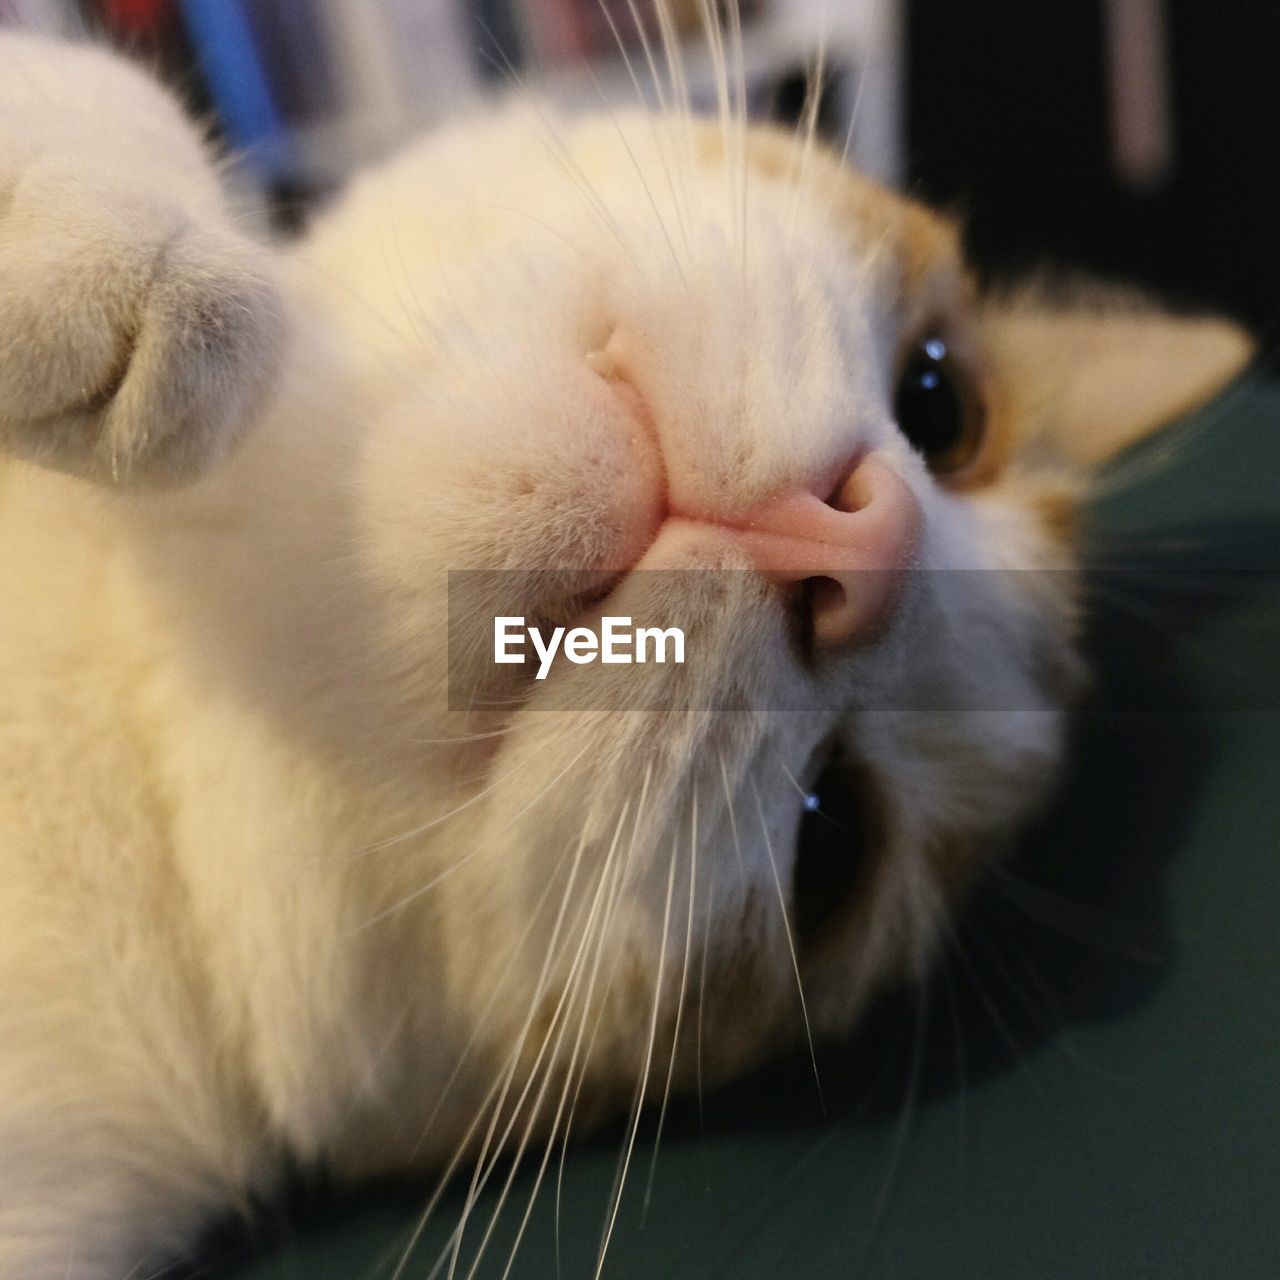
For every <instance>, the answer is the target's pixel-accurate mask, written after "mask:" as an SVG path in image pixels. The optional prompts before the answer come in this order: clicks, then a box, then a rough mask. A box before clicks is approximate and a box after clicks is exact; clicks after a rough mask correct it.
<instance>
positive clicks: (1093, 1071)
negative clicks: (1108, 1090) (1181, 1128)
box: [961, 923, 1127, 1084]
mask: <svg viewBox="0 0 1280 1280" xmlns="http://www.w3.org/2000/svg"><path fill="white" fill-rule="evenodd" d="M961 927H962V928H964V927H965V926H964V925H963V923H962V925H961ZM966 931H967V932H968V933H969V934H970V935H971V936H972V938H973V940H974V943H975V944H976V945H977V946H979V947H981V948H982V951H983V954H984V955H985V956H986V958H987V960H988V962H989V964H990V965H991V966H992V967H994V969H995V971H996V975H997V977H999V978H1001V979H1003V981H1004V983H1005V985H1006V986H1007V987H1008V989H1009V991H1010V993H1011V994H1012V995H1013V996H1014V998H1015V999H1016V1000H1017V1001H1018V1003H1019V1004H1020V1005H1021V1006H1022V1008H1023V1009H1024V1010H1025V1011H1026V1013H1027V1014H1028V1016H1030V1017H1031V1018H1032V1019H1033V1020H1034V1022H1035V1024H1036V1028H1037V1030H1038V1031H1039V1032H1040V1033H1041V1034H1043V1035H1052V1036H1053V1038H1054V1042H1055V1044H1057V1045H1058V1046H1059V1047H1060V1048H1061V1050H1062V1052H1063V1053H1064V1054H1065V1055H1066V1057H1067V1058H1068V1059H1069V1061H1070V1062H1071V1063H1072V1065H1074V1066H1075V1068H1076V1069H1077V1070H1078V1071H1079V1072H1080V1073H1081V1074H1082V1075H1087V1076H1091V1077H1093V1078H1095V1079H1100V1080H1106V1081H1108V1082H1110V1083H1112V1084H1120V1083H1123V1082H1124V1081H1125V1079H1126V1078H1127V1077H1125V1076H1124V1075H1122V1074H1121V1073H1118V1072H1112V1071H1106V1070H1103V1068H1101V1067H1099V1066H1098V1065H1097V1064H1096V1063H1093V1062H1090V1061H1089V1059H1088V1058H1086V1057H1085V1055H1084V1053H1083V1051H1082V1050H1081V1049H1080V1047H1079V1045H1078V1044H1077V1043H1076V1040H1075V1037H1074V1036H1073V1035H1071V1034H1070V1032H1069V1030H1068V1029H1067V1018H1066V1013H1065V1011H1064V1010H1063V1008H1062V1004H1061V1002H1060V1001H1059V1000H1058V998H1057V997H1056V996H1055V995H1054V994H1053V992H1051V991H1050V990H1049V988H1048V986H1047V985H1046V983H1045V980H1044V978H1043V977H1042V975H1040V974H1039V973H1037V972H1036V968H1035V965H1034V964H1033V963H1032V961H1031V957H1030V956H1029V955H1028V954H1027V950H1026V948H1025V947H1019V946H1017V945H1016V943H1015V941H1014V939H1013V938H1010V937H1006V938H1004V939H1003V942H1004V945H1005V947H1007V950H1008V954H1009V956H1010V957H1011V958H1012V960H1013V961H1015V962H1016V963H1017V964H1018V966H1019V968H1020V969H1021V970H1022V972H1023V974H1024V975H1025V977H1026V980H1027V982H1028V983H1030V985H1031V987H1032V988H1033V990H1034V993H1035V998H1033V996H1032V994H1031V993H1030V992H1027V991H1026V990H1024V989H1023V988H1022V987H1021V986H1020V985H1019V983H1018V982H1017V981H1016V980H1015V978H1014V975H1013V974H1012V973H1011V972H1010V970H1009V966H1008V965H1006V964H1005V962H1004V958H1003V956H1002V955H1001V953H1000V946H999V942H1000V940H999V939H997V938H994V937H989V936H987V935H986V933H985V932H984V931H983V930H980V929H976V928H974V927H973V926H972V925H970V926H968V927H967V930H966ZM1036 998H1038V1000H1039V1004H1037V1003H1036Z"/></svg>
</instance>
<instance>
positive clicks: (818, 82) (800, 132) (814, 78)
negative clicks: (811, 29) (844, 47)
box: [787, 3, 830, 243]
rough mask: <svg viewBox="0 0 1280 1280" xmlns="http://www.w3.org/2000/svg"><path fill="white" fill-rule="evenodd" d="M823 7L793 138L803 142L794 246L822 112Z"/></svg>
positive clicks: (791, 231)
mask: <svg viewBox="0 0 1280 1280" xmlns="http://www.w3.org/2000/svg"><path fill="white" fill-rule="evenodd" d="M829 17H830V15H829V12H828V8H827V5H826V4H825V3H824V4H823V6H822V17H821V26H820V28H819V32H818V50H817V54H816V57H815V60H814V64H813V67H812V69H811V70H809V71H807V73H806V80H807V84H806V86H805V89H806V91H805V98H804V107H803V109H802V111H801V115H800V122H799V125H798V128H797V136H799V137H802V138H803V139H804V144H803V146H802V148H801V151H800V161H799V165H798V168H797V171H796V176H795V190H794V191H793V192H792V193H791V215H790V224H789V226H788V230H787V235H788V239H789V241H790V242H792V243H794V241H795V234H796V224H797V222H798V220H799V216H800V206H801V202H802V201H803V200H805V199H807V198H808V197H809V194H810V193H809V190H808V186H809V176H810V175H809V168H810V165H811V164H812V162H813V150H814V146H815V145H816V143H817V137H818V114H819V112H820V111H821V109H822V98H823V95H824V94H825V92H826V75H827V39H828V32H827V24H828V21H829Z"/></svg>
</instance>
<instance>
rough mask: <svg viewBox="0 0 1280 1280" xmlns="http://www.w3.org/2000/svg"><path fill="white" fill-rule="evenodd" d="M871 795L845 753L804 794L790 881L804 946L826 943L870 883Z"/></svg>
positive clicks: (798, 936) (836, 756)
mask: <svg viewBox="0 0 1280 1280" xmlns="http://www.w3.org/2000/svg"><path fill="white" fill-rule="evenodd" d="M869 797H870V788H869V785H868V784H867V780H866V779H864V778H861V777H860V776H859V771H858V769H857V768H856V766H854V765H852V764H851V762H850V761H849V760H848V759H847V758H846V757H845V755H844V753H843V752H840V751H837V752H836V753H835V754H834V755H832V756H831V757H830V759H829V760H828V761H827V763H826V765H825V766H824V767H823V770H822V772H821V773H820V774H819V775H818V778H817V781H816V782H815V783H814V785H813V788H812V789H811V791H810V792H809V794H808V795H807V796H806V797H805V802H804V809H803V812H802V813H801V817H800V831H799V833H798V837H797V842H796V862H795V870H794V872H793V873H792V884H791V914H792V923H793V926H794V928H795V934H796V940H797V942H799V943H800V945H802V946H811V945H813V944H815V943H818V942H821V940H822V938H823V937H824V936H826V935H827V933H828V932H829V930H831V929H832V928H834V927H835V926H836V925H837V924H838V922H839V921H840V919H841V918H842V917H844V916H845V915H847V913H848V911H849V910H850V909H851V908H852V906H853V904H854V902H855V901H856V900H857V898H858V896H859V890H860V889H861V888H862V886H863V884H864V883H865V881H866V877H867V870H868V866H869V864H870V856H869V855H870V844H871V841H872V839H873V836H872V832H871V827H870V824H869V818H870V812H869V810H868V807H867V802H868V800H869Z"/></svg>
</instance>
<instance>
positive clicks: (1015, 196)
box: [0, 0, 1280, 352]
mask: <svg viewBox="0 0 1280 1280" xmlns="http://www.w3.org/2000/svg"><path fill="white" fill-rule="evenodd" d="M726 7H727V6H726V3H725V0H670V9H671V12H672V14H673V17H674V19H675V22H676V24H677V27H678V29H679V32H680V38H681V40H682V42H683V49H684V52H685V57H686V65H687V71H688V73H689V78H690V81H691V84H692V87H693V95H694V99H695V102H696V103H698V104H699V105H702V106H705V107H706V108H708V109H711V108H713V107H714V103H715V94H714V83H713V77H712V68H711V59H710V57H709V56H708V53H707V49H706V40H705V36H704V35H703V33H702V19H701V16H700V15H701V13H702V12H703V10H704V9H708V10H714V11H715V12H716V13H717V14H718V15H719V16H720V20H721V21H722V23H724V22H725V21H726V19H725V10H726ZM739 8H740V11H741V14H742V26H743V32H744V62H745V67H746V78H747V85H748V100H749V103H750V107H751V109H752V111H753V112H755V113H756V114H757V115H760V116H767V117H773V118H776V119H780V120H784V121H786V120H795V119H797V118H798V117H799V116H800V114H801V113H802V112H803V110H804V109H805V103H806V98H807V94H808V91H809V86H810V85H811V84H812V83H813V71H814V68H815V66H816V65H817V64H818V61H819V56H820V55H819V50H820V49H821V50H824V51H825V52H824V53H823V55H822V59H821V60H822V62H823V65H824V67H825V75H824V86H825V87H824V90H823V92H822V95H821V99H820V103H819V108H820V109H819V112H818V118H819V121H820V125H821V127H822V129H823V130H824V131H825V132H826V133H828V134H829V135H830V136H831V137H832V138H833V140H834V141H835V142H836V143H837V145H842V144H843V143H844V140H845V137H846V135H848V136H849V138H850V143H851V146H850V150H851V153H852V155H853V157H854V159H855V160H856V162H857V163H858V164H859V165H860V166H861V167H863V168H864V169H866V170H867V171H869V172H871V173H873V174H874V175H876V176H878V177H880V178H882V179H884V180H886V181H889V182H893V183H895V184H897V185H900V186H903V187H905V188H906V189H908V190H910V191H912V192H913V193H915V194H917V195H919V196H922V197H924V198H925V199H928V200H930V201H932V202H934V203H937V204H941V205H943V206H944V207H947V208H949V209H951V210H953V211H954V212H956V213H958V214H960V215H961V216H962V217H963V218H964V220H965V223H966V226H967V228H968V232H967V234H968V238H969V242H970V249H971V252H972V254H973V256H974V258H975V260H976V261H977V262H978V264H979V266H980V267H981V268H982V269H983V271H984V272H985V273H986V274H987V275H988V276H990V277H995V278H1000V277H1002V276H1005V275H1010V274H1016V273H1018V272H1020V271H1023V270H1025V269H1027V268H1028V267H1032V266H1036V265H1040V264H1045V263H1047V264H1050V265H1054V266H1060V267H1066V268H1073V267H1078V268H1084V269H1086V270H1090V271H1093V272H1096V273H1099V274H1103V275H1106V276H1110V277H1117V278H1121V279H1127V280H1132V281H1136V282H1139V283H1143V284H1146V285H1149V286H1151V287H1154V288H1155V289H1156V290H1158V291H1159V292H1160V293H1162V294H1163V295H1164V296H1165V297H1166V298H1169V299H1170V300H1172V301H1173V302H1175V303H1182V304H1185V305H1188V306H1209V307H1215V308H1219V309H1224V310H1227V311H1230V312H1232V313H1234V314H1236V315H1238V316H1240V317H1242V318H1244V319H1245V320H1247V321H1248V322H1250V323H1251V324H1253V325H1254V326H1255V327H1256V328H1258V329H1259V330H1260V331H1261V333H1262V336H1263V338H1264V345H1265V346H1266V348H1267V349H1268V350H1269V351H1271V352H1275V351H1276V350H1277V349H1280V343H1278V342H1277V341H1276V338H1277V336H1278V331H1280V324H1278V323H1277V321H1278V320H1280V302H1278V301H1277V299H1278V298H1280V254H1277V252H1276V251H1275V247H1274V242H1275V239H1276V234H1277V232H1278V231H1280V182H1278V181H1277V178H1276V175H1275V173H1274V168H1275V164H1276V157H1277V156H1280V111H1278V110H1277V109H1276V106H1277V104H1276V100H1275V98H1276V95H1275V92H1274V90H1273V88H1272V84H1273V81H1274V63H1275V60H1276V57H1277V55H1280V5H1277V4H1274V3H1268V2H1265V0H1217V3H1215V4H1213V5H1207V4H1204V3H1203V2H1202V0H1036V2H1035V3H1034V4H1028V3H1026V2H1025V0H741V3H740V5H739ZM0 22H4V23H12V24H22V25H26V26H30V27H35V28H39V29H44V30H49V31H59V32H65V33H83V32H86V31H88V32H92V33H95V34H99V35H106V36H107V37H109V38H110V39H111V40H113V41H115V42H117V43H119V44H121V45H122V46H124V47H126V48H131V49H134V50H137V51H139V52H140V53H142V54H143V55H145V56H146V57H148V58H150V59H152V60H153V61H156V62H157V63H158V64H159V65H160V66H161V67H162V68H163V69H164V71H165V72H166V74H167V75H168V76H169V77H170V78H171V79H172V81H173V82H174V83H175V85H177V86H178V87H179V88H180V90H181V91H182V92H183V93H184V94H185V95H186V96H187V98H188V99H189V101H190V102H191V103H192V105H193V107H195V108H196V109H197V110H199V111H201V112H204V113H206V114H207V115H209V116H210V117H211V118H212V119H214V120H215V121H216V122H217V127H218V128H219V129H220V131H221V132H222V133H223V135H224V136H225V138H226V140H227V141H228V142H229V143H230V144H231V146H232V147H233V148H235V149H236V150H237V151H239V152H241V153H243V154H244V155H245V157H246V164H245V165H244V166H243V172H245V173H247V174H248V175H250V177H251V179H252V180H253V181H255V182H257V183H258V184H260V185H261V186H262V187H263V188H264V189H265V190H266V191H267V192H268V194H269V195H270V197H271V199H272V202H273V208H275V209H276V210H277V213H278V219H279V221H280V222H281V224H282V225H284V226H291V225H292V226H296V225H298V224H299V223H300V222H301V221H303V220H304V219H305V216H306V213H307V210H308V209H310V208H311V207H313V206H314V204H315V203H316V202H317V201H318V200H321V199H323V198H324V196H325V195H326V194H327V193H328V192H330V191H332V190H333V189H334V188H336V187H337V186H338V185H339V184H341V182H342V181H343V179H344V178H345V177H346V176H347V175H348V174H349V173H350V171H351V170H352V169H354V168H356V167H358V166H360V165H362V164H365V163H368V162H369V161H370V160H373V159H376V158H377V157H378V156H379V155H381V154H383V153H385V152H386V151H387V150H389V149H391V148H392V147H394V146H395V145H396V144H397V143H399V142H401V141H402V140H403V139H404V138H406V137H407V136H409V135H411V134H412V133H414V132H415V131H416V130H419V129H421V128H423V127H426V126H429V125H430V124H431V123H432V122H433V121H435V120H439V119H441V118H443V117H445V116H447V115H450V114H454V113H456V112H458V111H459V110H461V109H465V108H466V106H467V105H468V104H469V103H471V102H473V101H477V100H480V99H481V98H483V97H484V96H485V95H488V94H493V93H496V92H501V91H503V90H504V89H505V88H507V87H509V86H510V85H511V84H513V83H515V82H517V81H519V82H520V83H536V84H538V85H540V86H541V87H542V88H544V89H545V90H546V91H547V92H550V93H551V94H552V95H553V96H555V97H556V98H558V99H561V100H563V101H564V102H566V103H568V104H570V105H582V106H590V105H591V104H592V103H598V102H599V101H600V100H601V99H602V98H603V99H604V100H605V101H608V102H610V103H628V102H634V100H635V96H636V92H637V89H636V86H635V84H634V83H633V82H632V79H631V77H630V75H629V73H628V71H627V68H626V66H625V64H624V62H623V59H622V57H621V56H620V53H619V47H620V46H622V47H623V48H625V50H626V51H627V53H628V54H630V56H631V58H632V60H633V62H635V63H636V65H637V66H638V67H639V68H640V74H639V79H640V82H641V86H642V88H643V91H644V92H645V93H646V94H648V95H649V96H650V97H652V96H653V90H652V87H651V84H650V76H649V74H648V72H647V70H645V69H644V67H643V42H644V39H646V38H647V39H651V40H652V39H654V38H655V37H656V22H655V21H654V20H653V13H652V0H0ZM851 121H852V128H851V127H850V123H851Z"/></svg>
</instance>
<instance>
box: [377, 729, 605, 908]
mask: <svg viewBox="0 0 1280 1280" xmlns="http://www.w3.org/2000/svg"><path fill="white" fill-rule="evenodd" d="M586 750H587V749H586V748H585V747H584V748H583V749H582V750H581V751H579V752H578V754H577V755H576V756H574V757H573V759H572V760H570V761H569V763H568V764H567V765H565V767H564V768H563V769H562V770H561V771H560V772H559V773H558V774H556V776H555V777H554V778H552V779H551V781H550V782H548V783H547V785H546V786H545V787H543V788H542V790H541V791H539V792H538V794H537V795H535V796H534V797H533V799H531V800H529V801H527V802H526V803H525V804H524V805H523V806H521V808H520V809H519V810H517V812H516V813H514V814H513V815H512V816H511V817H510V818H509V819H508V820H507V821H506V822H505V823H503V825H502V826H501V827H499V828H498V829H497V830H496V831H495V832H494V833H493V834H494V835H495V836H498V835H501V834H503V833H504V832H506V831H508V830H509V829H510V828H511V827H513V826H514V825H515V824H516V823H517V822H519V821H520V819H521V818H523V817H524V815H525V814H526V813H528V812H529V810H530V809H532V808H533V807H534V806H535V805H537V804H538V803H539V802H540V801H542V800H543V799H545V798H546V797H547V796H548V795H549V794H550V793H551V792H552V791H553V790H554V789H555V787H556V786H557V785H558V784H559V783H560V782H561V781H563V780H564V778H565V777H566V776H567V775H568V773H569V772H570V770H571V769H572V768H573V766H574V765H575V764H577V763H578V761H579V760H581V759H582V757H583V755H585V754H586ZM470 803H471V802H470V801H468V802H467V804H470ZM464 807H466V805H463V806H460V807H459V809H456V810H454V812H455V813H457V812H460V811H461V808H464ZM440 821H443V819H441V820H440ZM428 825H429V826H435V825H438V823H430V824H428ZM406 838H407V837H404V836H402V837H398V839H406ZM382 847H386V846H385V844H384V845H383V846H382ZM483 852H484V850H483V849H476V850H473V851H472V852H471V853H468V854H465V855H464V856H463V857H461V858H459V859H457V861H455V862H453V863H451V864H450V865H449V866H448V867H446V868H445V869H444V870H443V871H441V872H440V873H439V874H437V875H435V876H432V877H431V879H430V880H428V881H427V883H426V884H424V885H421V886H419V887H418V888H417V889H415V890H414V891H413V892H412V893H410V894H408V895H407V896H405V897H403V898H401V899H400V900H399V901H398V902H395V903H394V904H392V905H391V906H389V907H387V908H385V909H384V910H382V911H379V912H378V913H377V914H376V915H375V916H373V917H371V918H370V919H368V920H366V921H364V923H363V924H361V925H359V926H358V927H357V928H356V929H355V930H354V931H353V932H354V933H363V932H364V931H365V930H367V929H370V928H372V927H373V926H374V925H376V924H378V923H380V922H381V921H383V920H386V919H388V918H390V917H391V916H394V915H398V914H399V913H400V912H401V911H404V910H405V909H406V908H407V907H410V906H412V905H413V903H415V902H417V901H419V900H420V899H421V898H423V897H424V896H425V895H426V894H428V893H430V892H431V890H432V889H434V888H436V887H437V886H438V885H440V884H441V883H442V882H443V881H444V880H446V879H448V877H450V876H452V875H453V874H455V873H456V872H457V871H459V870H460V869H461V868H462V867H464V866H466V865H467V864H468V863H470V862H472V861H474V860H475V859H476V858H478V857H479V856H480V855H481V854H482V853H483Z"/></svg>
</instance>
